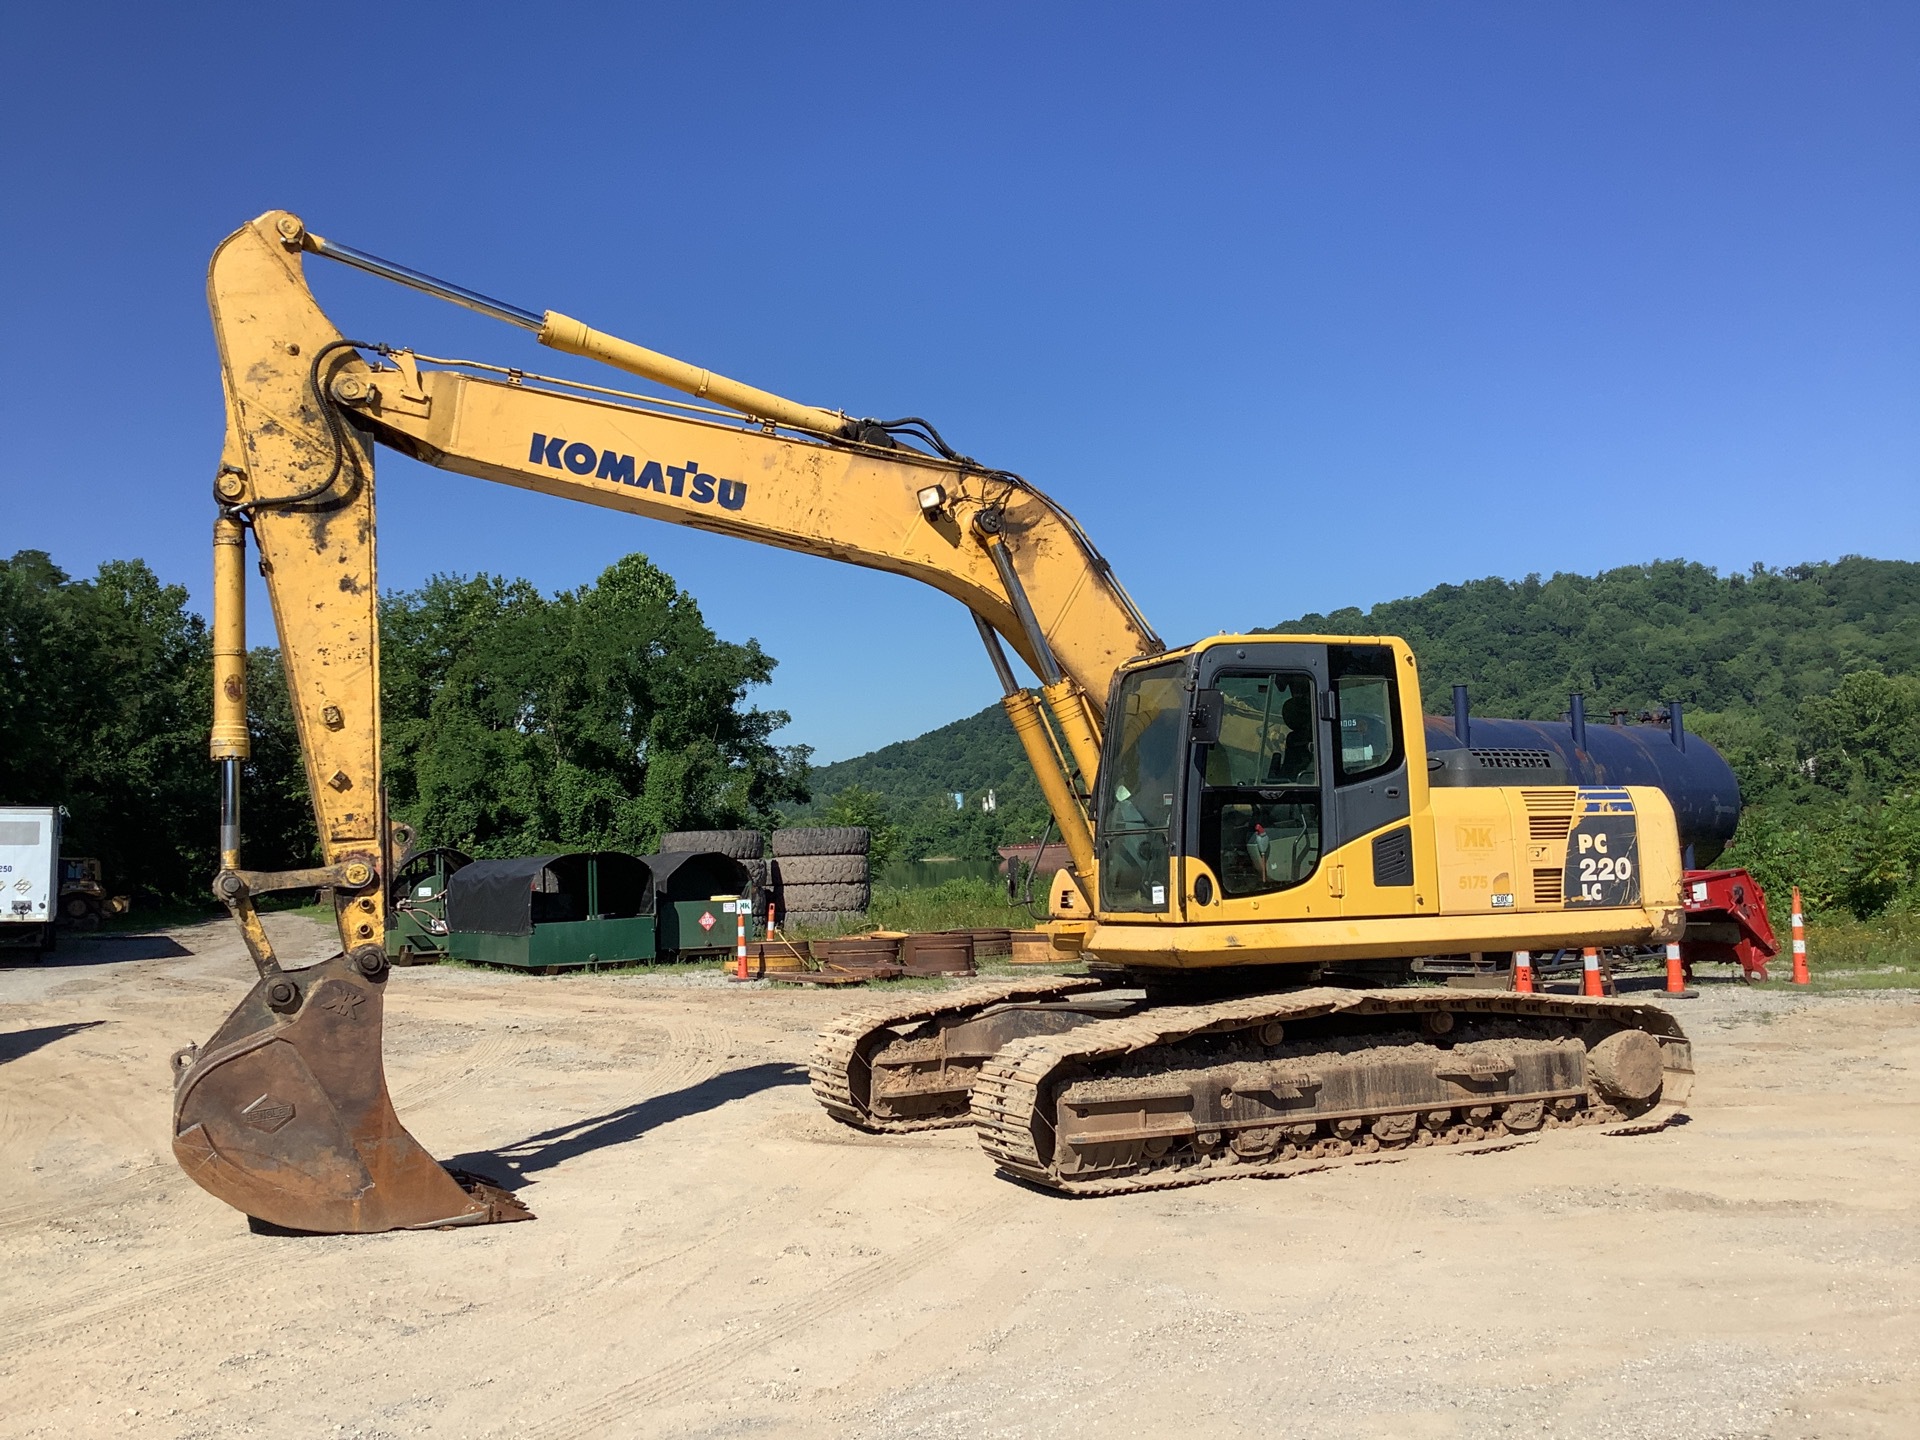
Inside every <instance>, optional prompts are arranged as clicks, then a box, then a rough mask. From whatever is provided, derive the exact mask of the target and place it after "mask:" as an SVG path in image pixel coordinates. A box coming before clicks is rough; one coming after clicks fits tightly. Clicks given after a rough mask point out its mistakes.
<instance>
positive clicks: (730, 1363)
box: [521, 1198, 1006, 1440]
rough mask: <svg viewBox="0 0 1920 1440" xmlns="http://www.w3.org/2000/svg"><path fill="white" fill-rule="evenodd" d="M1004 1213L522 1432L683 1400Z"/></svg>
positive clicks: (925, 1263)
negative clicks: (747, 1353) (745, 1353)
mask: <svg viewBox="0 0 1920 1440" xmlns="http://www.w3.org/2000/svg"><path fill="white" fill-rule="evenodd" d="M1005 1218H1006V1209H1005V1205H1004V1202H1003V1201H1002V1200H1001V1199H1000V1198H996V1199H995V1200H993V1201H991V1202H989V1203H987V1204H985V1205H981V1206H978V1207H976V1208H975V1209H973V1210H971V1211H968V1212H966V1213H965V1214H963V1215H960V1216H958V1217H956V1218H954V1219H953V1220H951V1221H949V1222H948V1224H947V1226H946V1228H945V1229H944V1230H942V1231H941V1232H940V1233H939V1234H937V1235H935V1236H933V1237H931V1238H927V1239H922V1240H918V1241H916V1242H915V1243H914V1244H913V1245H911V1246H910V1247H909V1248H908V1249H907V1250H905V1251H904V1252H903V1253H901V1254H898V1255H889V1256H883V1257H882V1258H880V1259H878V1260H875V1261H873V1262H871V1263H870V1264H866V1265H862V1266H861V1267H860V1268H859V1269H857V1270H854V1271H852V1272H851V1273H850V1274H847V1275H844V1276H842V1277H841V1278H840V1279H838V1280H835V1281H831V1282H829V1283H828V1284H826V1285H824V1286H822V1287H820V1288H819V1289H818V1290H815V1291H814V1292H813V1293H812V1294H811V1295H809V1296H807V1297H806V1298H804V1299H802V1300H800V1301H797V1302H795V1303H793V1304H789V1305H783V1306H778V1307H776V1308H775V1309H774V1310H773V1311H771V1312H770V1313H769V1314H766V1315H763V1316H759V1317H756V1318H750V1319H749V1318H743V1319H742V1322H741V1324H740V1326H739V1327H738V1328H736V1329H734V1330H732V1331H730V1332H729V1333H727V1334H725V1335H722V1336H720V1337H719V1338H718V1339H716V1340H712V1341H709V1342H708V1343H706V1344H705V1345H701V1346H699V1347H697V1348H696V1349H695V1350H693V1351H692V1353H690V1354H687V1355H683V1356H680V1357H678V1358H676V1359H673V1360H670V1361H668V1362H667V1363H666V1364H664V1365H660V1366H657V1367H656V1368H654V1369H653V1370H650V1371H648V1372H647V1373H646V1374H644V1375H641V1376H639V1377H637V1378H636V1379H634V1380H631V1381H629V1382H628V1383H626V1384H625V1385H622V1386H620V1387H619V1388H618V1389H616V1390H614V1391H612V1392H611V1393H610V1394H607V1395H604V1396H602V1397H601V1398H600V1399H598V1400H596V1401H594V1402H592V1403H591V1404H589V1405H586V1406H583V1407H581V1408H580V1409H578V1410H575V1411H574V1412H572V1413H571V1414H569V1415H563V1416H559V1417H557V1418H555V1419H554V1420H551V1421H549V1422H547V1423H546V1424H544V1425H535V1426H533V1427H531V1428H530V1429H527V1430H525V1431H523V1432H521V1433H522V1435H523V1436H525V1437H528V1440H580V1437H584V1436H589V1435H601V1434H605V1433H607V1431H608V1430H609V1429H610V1428H611V1427H612V1426H614V1425H615V1424H617V1423H619V1422H620V1421H621V1420H623V1419H624V1418H626V1417H627V1416H628V1415H630V1414H631V1413H632V1412H633V1411H635V1410H638V1409H641V1408H643V1407H647V1406H654V1405H665V1404H671V1403H673V1402H674V1401H676V1400H682V1399H685V1398H687V1397H688V1396H690V1395H693V1394H695V1393H697V1392H699V1391H701V1390H704V1389H706V1388H707V1387H709V1386H711V1385H712V1384H713V1383H714V1382H715V1381H716V1380H718V1379H719V1378H720V1377H721V1376H723V1375H724V1374H725V1373H726V1372H727V1371H728V1370H729V1369H732V1368H733V1367H735V1366H737V1365H738V1364H739V1362H740V1356H741V1353H742V1350H743V1348H744V1347H751V1348H752V1349H753V1350H754V1351H756V1352H760V1351H765V1350H766V1349H767V1348H769V1347H770V1346H772V1345H774V1344H777V1343H778V1342H780V1341H782V1340H787V1339H790V1338H792V1337H793V1336H795V1335H798V1334H800V1333H802V1332H803V1331H805V1330H806V1329H808V1328H809V1327H810V1326H813V1325H816V1324H818V1323H819V1322H820V1321H822V1320H825V1319H826V1318H827V1317H829V1316H831V1315H835V1314H837V1313H839V1312H841V1311H843V1310H848V1309H851V1308H852V1307H854V1306H856V1305H858V1304H860V1303H861V1302H863V1301H866V1300H870V1299H873V1298H874V1297H876V1296H878V1295H882V1294H884V1293H886V1292H887V1291H889V1290H894V1289H897V1288H899V1286H900V1285H902V1284H903V1283H904V1282H906V1281H908V1280H911V1279H913V1277H914V1276H916V1275H918V1274H919V1273H920V1272H921V1271H923V1270H925V1269H927V1268H928V1267H929V1266H932V1265H934V1264H936V1263H938V1262H939V1261H941V1260H944V1259H945V1258H946V1257H947V1256H948V1255H949V1254H951V1253H952V1252H953V1251H955V1250H957V1249H959V1248H960V1247H961V1246H962V1245H965V1244H967V1243H968V1242H970V1241H974V1240H979V1239H982V1238H984V1237H985V1236H986V1235H988V1234H989V1233H990V1232H991V1229H992V1228H993V1227H991V1226H989V1227H986V1228H980V1224H981V1222H983V1221H989V1220H1004V1219H1005Z"/></svg>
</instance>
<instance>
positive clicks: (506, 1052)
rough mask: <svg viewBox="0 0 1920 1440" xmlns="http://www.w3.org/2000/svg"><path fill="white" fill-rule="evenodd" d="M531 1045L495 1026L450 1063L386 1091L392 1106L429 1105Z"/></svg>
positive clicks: (412, 1106)
mask: <svg viewBox="0 0 1920 1440" xmlns="http://www.w3.org/2000/svg"><path fill="white" fill-rule="evenodd" d="M532 1048H533V1045H532V1042H531V1041H530V1040H529V1039H527V1038H525V1037H523V1036H521V1035H520V1034H519V1033H517V1032H515V1031H512V1030H504V1029H503V1030H496V1031H495V1032H494V1033H493V1034H491V1035H488V1036H486V1037H485V1038H484V1039H482V1040H481V1041H480V1042H479V1043H478V1044H477V1045H474V1046H472V1047H470V1048H469V1049H467V1050H466V1051H465V1052H463V1053H462V1054H460V1055H459V1056H457V1057H456V1058H455V1059H454V1061H453V1063H452V1065H450V1066H448V1067H446V1068H445V1069H443V1070H441V1071H440V1072H439V1073H437V1074H429V1075H423V1076H421V1077H419V1078H418V1079H415V1080H410V1081H408V1082H407V1083H406V1084H405V1085H402V1086H401V1087H400V1088H399V1089H398V1090H390V1091H388V1092H387V1095H388V1098H389V1099H390V1100H392V1101H393V1107H394V1109H396V1110H398V1109H399V1108H400V1107H401V1106H402V1105H405V1106H407V1107H409V1108H417V1107H419V1106H423V1105H430V1104H432V1103H433V1102H434V1101H435V1100H438V1099H439V1098H440V1097H441V1096H442V1095H445V1094H446V1093H447V1092H448V1091H450V1090H455V1089H458V1088H459V1087H460V1086H462V1085H464V1084H466V1083H467V1081H468V1080H470V1079H472V1078H473V1077H474V1076H475V1075H478V1074H479V1073H480V1072H481V1071H483V1070H491V1069H493V1068H494V1067H495V1066H497V1065H498V1064H500V1063H501V1062H502V1061H503V1060H511V1059H513V1058H514V1057H515V1056H516V1055H524V1054H525V1053H527V1051H529V1050H531V1049H532Z"/></svg>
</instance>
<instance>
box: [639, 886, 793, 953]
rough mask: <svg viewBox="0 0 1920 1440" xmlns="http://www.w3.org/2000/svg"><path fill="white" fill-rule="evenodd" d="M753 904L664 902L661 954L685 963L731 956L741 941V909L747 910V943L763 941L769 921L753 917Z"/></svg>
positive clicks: (740, 900)
mask: <svg viewBox="0 0 1920 1440" xmlns="http://www.w3.org/2000/svg"><path fill="white" fill-rule="evenodd" d="M752 904H753V902H752V901H751V900H746V899H735V900H662V901H661V902H660V953H661V954H662V955H674V956H677V957H678V958H679V959H682V960H702V959H710V958H712V957H713V956H715V955H731V954H733V952H734V947H735V946H736V945H737V944H738V943H739V938H740V913H739V912H740V907H741V906H743V905H745V906H747V907H748V914H747V939H749V940H764V939H765V938H766V934H767V925H766V917H765V916H764V915H755V914H753V913H752Z"/></svg>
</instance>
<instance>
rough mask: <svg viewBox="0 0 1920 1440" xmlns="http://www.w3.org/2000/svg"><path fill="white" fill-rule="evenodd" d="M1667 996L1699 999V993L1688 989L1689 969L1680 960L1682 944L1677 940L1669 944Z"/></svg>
mask: <svg viewBox="0 0 1920 1440" xmlns="http://www.w3.org/2000/svg"><path fill="white" fill-rule="evenodd" d="M1667 994H1669V995H1679V996H1683V997H1687V998H1693V997H1697V996H1698V994H1699V992H1698V991H1696V990H1689V989H1688V988H1687V967H1686V965H1685V963H1684V962H1683V961H1682V960H1681V959H1680V944H1679V942H1678V941H1676V940H1669V941H1668V942H1667Z"/></svg>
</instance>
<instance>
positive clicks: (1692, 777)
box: [1427, 686, 1740, 869]
mask: <svg viewBox="0 0 1920 1440" xmlns="http://www.w3.org/2000/svg"><path fill="white" fill-rule="evenodd" d="M1571 701H1572V703H1571V704H1570V706H1569V708H1568V714H1567V718H1566V719H1564V720H1559V721H1552V720H1495V719H1489V718H1486V717H1483V716H1479V715H1469V714H1468V710H1467V699H1466V688H1465V687H1464V686H1455V687H1454V714H1453V717H1452V718H1451V719H1448V718H1446V717H1444V716H1438V715H1429V716H1428V717H1427V767H1428V772H1429V773H1428V779H1429V781H1430V782H1431V783H1432V784H1435V785H1516V784H1518V785H1524V784H1527V783H1529V782H1531V783H1534V784H1543V785H1653V786H1658V787H1659V788H1660V789H1661V790H1662V791H1664V792H1665V793H1666V796H1667V799H1668V800H1669V801H1671V802H1672V804H1673V813H1674V819H1675V821H1676V822H1677V823H1678V826H1679V830H1680V846H1681V850H1682V853H1683V855H1684V856H1685V859H1686V864H1687V868H1688V869H1694V868H1696V867H1701V866H1707V865H1711V864H1712V863H1713V861H1714V860H1715V858H1716V857H1718V856H1719V854H1720V852H1721V851H1722V850H1724V849H1725V848H1726V846H1727V842H1728V841H1730V840H1731V839H1732V838H1733V831H1734V827H1735V826H1736V825H1738V824H1739V822H1740V782H1739V781H1738V780H1736V779H1735V778H1734V774H1733V767H1732V766H1730V765H1728V764H1727V762H1726V759H1725V757H1723V756H1722V755H1721V754H1720V752H1719V751H1718V750H1716V749H1714V748H1713V746H1711V745H1709V744H1708V743H1707V742H1706V741H1705V740H1703V739H1701V738H1700V737H1699V736H1698V735H1690V734H1688V733H1687V729H1686V721H1685V717H1684V715H1683V713H1682V711H1681V708H1680V706H1679V704H1678V703H1674V704H1672V705H1669V706H1668V707H1667V713H1666V714H1665V715H1664V716H1660V717H1657V718H1656V717H1652V716H1649V717H1647V718H1646V719H1644V720H1643V721H1642V722H1641V723H1638V724H1636V723H1632V722H1630V721H1629V722H1625V723H1622V720H1621V717H1622V715H1623V714H1624V712H1618V711H1616V712H1615V715H1614V719H1613V721H1612V722H1609V723H1600V724H1591V723H1589V722H1588V721H1587V719H1586V716H1585V714H1584V706H1583V704H1582V702H1581V699H1580V697H1579V696H1577V695H1576V696H1573V697H1571Z"/></svg>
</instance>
